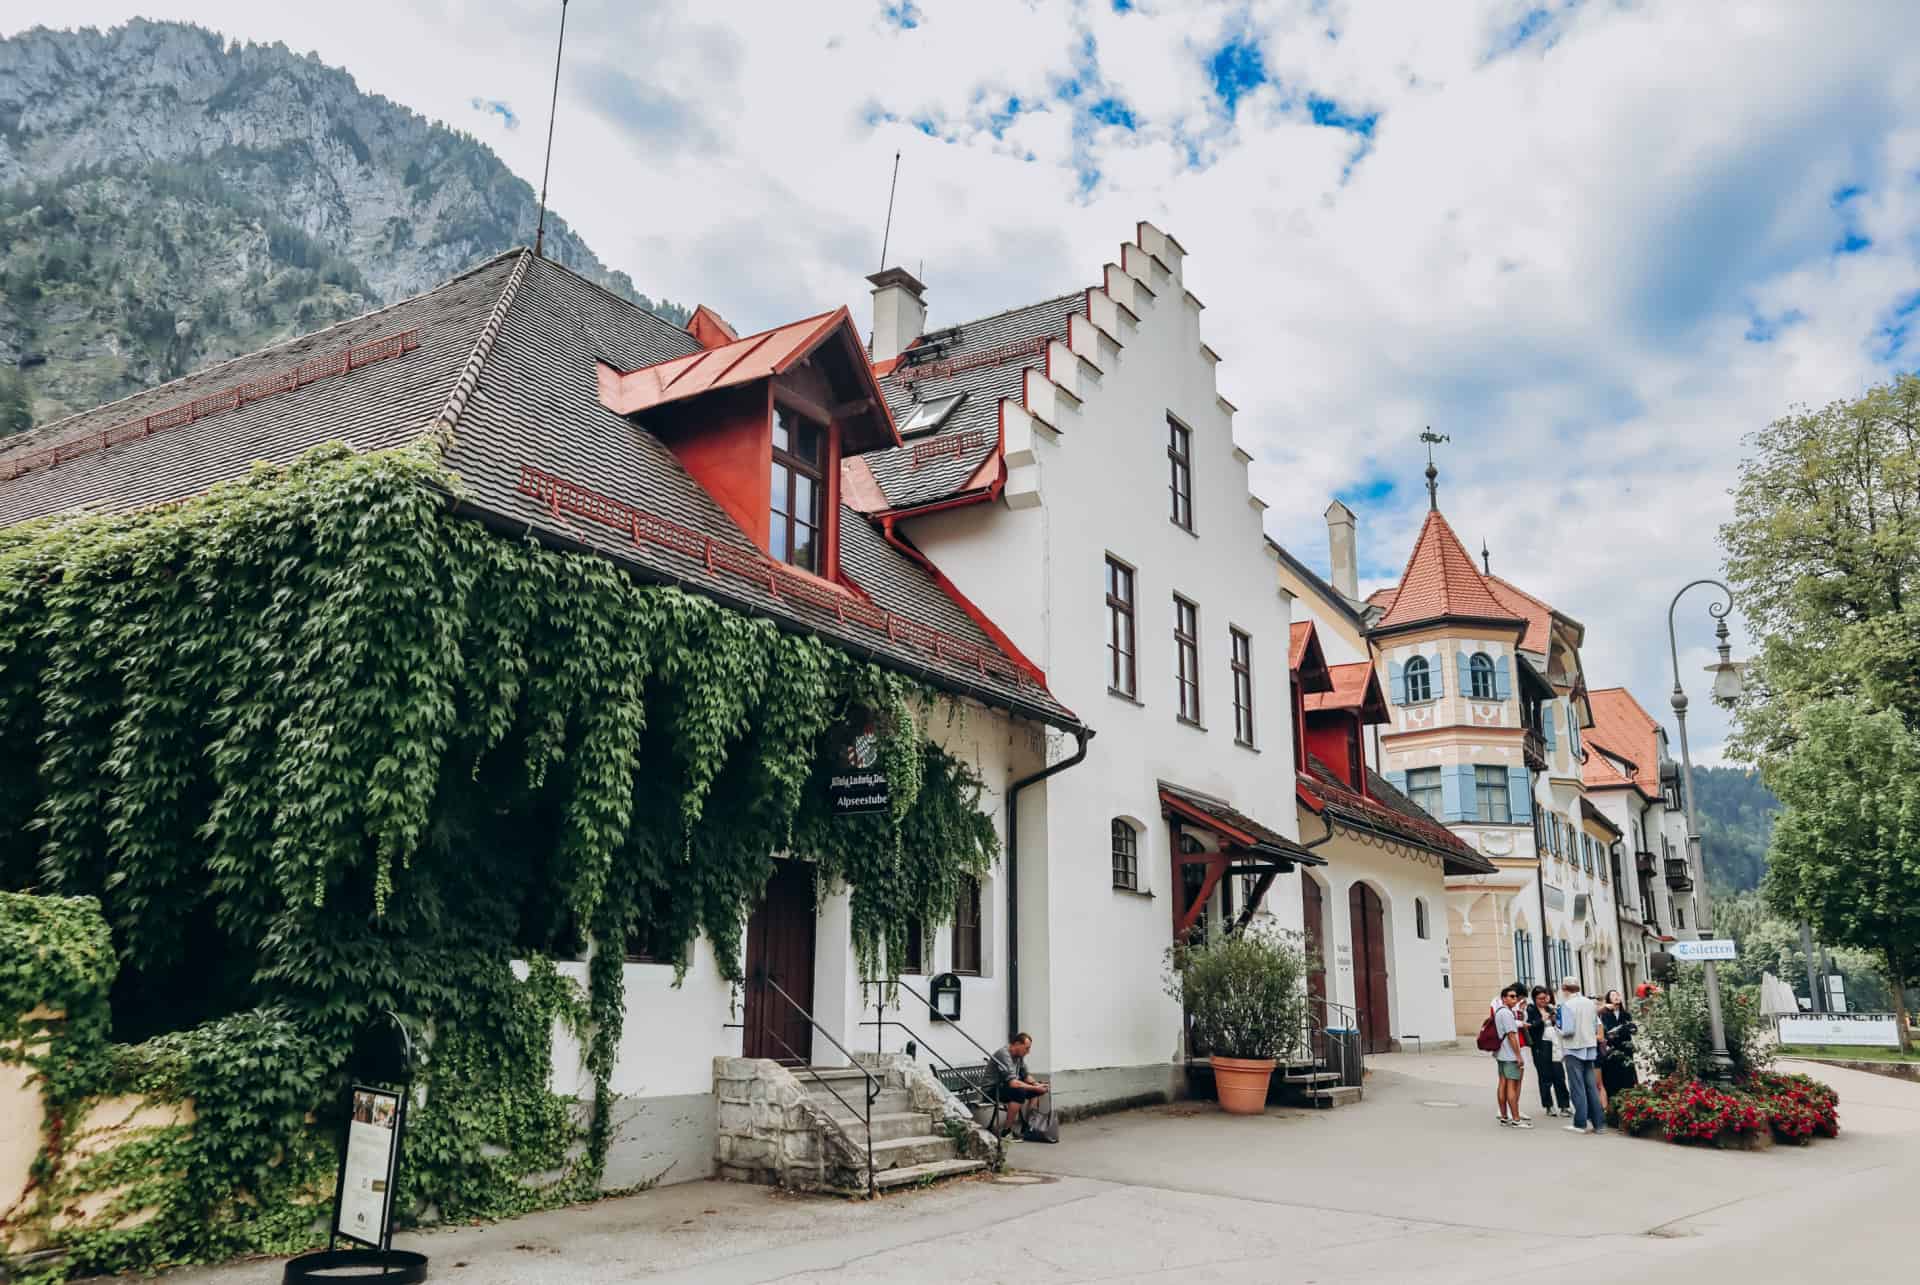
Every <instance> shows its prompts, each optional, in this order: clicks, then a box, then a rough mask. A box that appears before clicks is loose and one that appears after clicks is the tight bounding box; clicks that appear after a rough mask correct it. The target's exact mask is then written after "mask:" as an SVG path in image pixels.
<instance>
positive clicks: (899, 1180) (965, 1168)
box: [873, 1159, 987, 1191]
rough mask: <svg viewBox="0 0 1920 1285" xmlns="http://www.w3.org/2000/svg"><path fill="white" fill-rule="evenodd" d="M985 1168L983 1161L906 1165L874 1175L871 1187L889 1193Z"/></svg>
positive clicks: (935, 1161)
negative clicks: (899, 1188) (897, 1189)
mask: <svg viewBox="0 0 1920 1285" xmlns="http://www.w3.org/2000/svg"><path fill="white" fill-rule="evenodd" d="M986 1167H987V1165H986V1161H984V1160H966V1159H954V1160H932V1161H928V1162H927V1163H926V1164H919V1165H906V1166H903V1167H902V1168H899V1169H889V1170H887V1171H886V1172H884V1173H876V1174H875V1175H874V1178H873V1185H874V1186H875V1187H876V1188H878V1189H879V1190H881V1191H891V1190H894V1189H895V1188H898V1187H912V1186H917V1185H918V1184H920V1183H927V1182H938V1181H939V1180H940V1179H942V1178H957V1177H959V1176H960V1175H961V1174H963V1173H979V1172H980V1171H981V1170H982V1169H985V1168H986Z"/></svg>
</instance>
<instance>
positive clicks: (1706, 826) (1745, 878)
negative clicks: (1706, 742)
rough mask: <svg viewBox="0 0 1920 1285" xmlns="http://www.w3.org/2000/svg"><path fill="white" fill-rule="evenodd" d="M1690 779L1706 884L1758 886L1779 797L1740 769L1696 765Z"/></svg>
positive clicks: (1732, 887) (1732, 888)
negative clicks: (1692, 783) (1698, 818)
mask: <svg viewBox="0 0 1920 1285" xmlns="http://www.w3.org/2000/svg"><path fill="white" fill-rule="evenodd" d="M1693 782H1694V789H1695V790H1696V791H1697V792H1698V798H1697V799H1696V800H1695V802H1696V803H1698V805H1699V809H1700V844H1701V847H1702V848H1703V849H1704V851H1705V855H1706V862H1707V880H1708V882H1709V883H1711V884H1712V886H1713V887H1714V888H1716V889H1725V890H1728V891H1733V892H1740V891H1744V890H1746V889H1749V888H1758V887H1759V886H1760V877H1761V876H1762V875H1763V874H1765V873H1766V870H1767V843H1768V841H1769V840H1770V839H1771V838H1772V836H1773V816H1774V813H1776V812H1778V811H1779V810H1780V801H1779V800H1778V799H1776V798H1774V797H1773V792H1772V791H1771V790H1769V789H1767V787H1766V786H1764V785H1762V784H1760V777H1759V775H1758V774H1756V773H1752V772H1748V771H1747V770H1745V769H1744V768H1736V767H1704V768H1698V767H1697V768H1695V769H1694V770H1693Z"/></svg>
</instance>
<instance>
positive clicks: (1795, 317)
mask: <svg viewBox="0 0 1920 1285" xmlns="http://www.w3.org/2000/svg"><path fill="white" fill-rule="evenodd" d="M1806 319H1807V314H1806V313H1804V312H1802V311H1800V310H1799V309H1798V308H1789V309H1787V310H1786V311H1785V312H1783V313H1781V314H1780V315H1779V316H1777V317H1762V316H1760V315H1759V314H1758V313H1755V314H1754V316H1753V317H1752V319H1751V320H1749V321H1748V322H1747V333H1746V336H1745V338H1746V341H1747V342H1748V343H1750V344H1770V343H1772V342H1773V341H1774V340H1775V339H1777V338H1778V337H1779V335H1780V332H1781V331H1782V330H1785V329H1787V328H1788V327H1789V326H1793V325H1797V324H1798V323H1800V322H1802V321H1805V320H1806Z"/></svg>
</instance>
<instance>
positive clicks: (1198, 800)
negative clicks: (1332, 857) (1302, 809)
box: [1160, 781, 1327, 866]
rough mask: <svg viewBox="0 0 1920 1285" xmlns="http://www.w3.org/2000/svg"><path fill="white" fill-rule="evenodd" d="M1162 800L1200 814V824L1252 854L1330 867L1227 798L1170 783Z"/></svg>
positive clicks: (1163, 790)
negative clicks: (1262, 823) (1256, 853)
mask: <svg viewBox="0 0 1920 1285" xmlns="http://www.w3.org/2000/svg"><path fill="white" fill-rule="evenodd" d="M1160 801H1161V803H1162V804H1163V805H1164V804H1166V803H1169V802H1171V803H1173V804H1175V805H1176V806H1178V805H1184V806H1185V808H1186V809H1189V810H1190V812H1189V815H1191V813H1194V812H1197V813H1199V814H1200V817H1201V818H1202V819H1201V821H1200V824H1203V825H1207V826H1209V827H1210V828H1212V829H1214V831H1215V833H1217V834H1219V835H1221V836H1222V837H1223V838H1226V839H1228V840H1230V841H1231V842H1233V843H1235V844H1236V845H1238V846H1240V847H1244V848H1246V849H1249V850H1250V851H1254V852H1258V853H1261V854H1263V855H1265V856H1270V857H1275V858H1278V859H1280V860H1283V861H1292V862H1296V863H1298V864H1300V865H1305V866H1324V865H1326V864H1327V859H1326V858H1325V857H1320V856H1315V855H1314V854H1313V853H1312V852H1311V851H1309V850H1308V849H1306V848H1303V847H1301V846H1300V844H1298V843H1297V842H1295V841H1294V840H1292V839H1289V838H1287V836H1286V835H1284V834H1280V833H1279V832H1277V831H1275V830H1273V829H1271V828H1269V827H1267V826H1264V825H1261V824H1260V823H1259V822H1258V821H1256V820H1254V819H1253V818H1252V817H1250V816H1248V815H1247V814H1246V813H1244V812H1241V811H1239V810H1238V809H1236V808H1235V807H1234V806H1233V805H1232V804H1230V803H1228V802H1227V801H1226V800H1225V799H1217V798H1215V797H1214V796H1213V795H1211V794H1202V793H1201V792H1200V791H1199V790H1195V789H1190V788H1188V787H1187V786H1184V785H1175V784H1173V783H1172V782H1171V781H1162V782H1160Z"/></svg>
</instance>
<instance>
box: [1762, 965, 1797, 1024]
mask: <svg viewBox="0 0 1920 1285" xmlns="http://www.w3.org/2000/svg"><path fill="white" fill-rule="evenodd" d="M1760 1011H1761V1012H1762V1013H1765V1014H1766V1015H1767V1016H1768V1017H1779V1016H1781V1015H1782V1014H1787V1015H1792V1014H1796V1013H1798V1012H1799V1011H1800V1001H1799V1000H1798V999H1797V998H1795V997H1794V993H1793V987H1791V986H1789V985H1787V984H1786V983H1785V982H1783V981H1781V980H1780V979H1779V978H1778V977H1775V976H1774V975H1773V974H1772V973H1762V974H1760Z"/></svg>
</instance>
